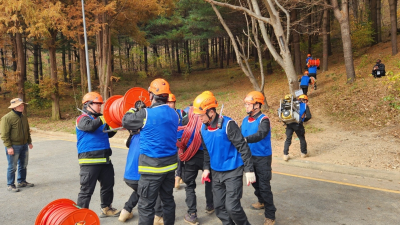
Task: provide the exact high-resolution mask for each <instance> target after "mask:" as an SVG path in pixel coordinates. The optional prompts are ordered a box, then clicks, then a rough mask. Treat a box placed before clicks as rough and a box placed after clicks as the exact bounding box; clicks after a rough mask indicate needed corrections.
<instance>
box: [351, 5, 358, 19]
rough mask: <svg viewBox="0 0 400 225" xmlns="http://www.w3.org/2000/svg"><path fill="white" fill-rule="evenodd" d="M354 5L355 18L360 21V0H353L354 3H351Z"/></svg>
mask: <svg viewBox="0 0 400 225" xmlns="http://www.w3.org/2000/svg"><path fill="white" fill-rule="evenodd" d="M351 5H352V6H353V15H354V18H355V19H356V21H357V22H358V21H359V19H358V15H359V14H358V0H352V4H351Z"/></svg>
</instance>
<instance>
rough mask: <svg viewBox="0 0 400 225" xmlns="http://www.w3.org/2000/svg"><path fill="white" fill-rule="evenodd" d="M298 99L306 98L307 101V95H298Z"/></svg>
mask: <svg viewBox="0 0 400 225" xmlns="http://www.w3.org/2000/svg"><path fill="white" fill-rule="evenodd" d="M299 99H305V100H307V101H308V97H307V95H300V96H299Z"/></svg>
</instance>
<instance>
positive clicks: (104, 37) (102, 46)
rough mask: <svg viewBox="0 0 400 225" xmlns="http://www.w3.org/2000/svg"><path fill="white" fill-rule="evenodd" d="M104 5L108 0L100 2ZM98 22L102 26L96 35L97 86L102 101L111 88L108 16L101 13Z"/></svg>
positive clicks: (105, 98) (108, 94)
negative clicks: (97, 58)
mask: <svg viewBox="0 0 400 225" xmlns="http://www.w3.org/2000/svg"><path fill="white" fill-rule="evenodd" d="M102 2H103V4H104V5H107V4H108V0H102ZM98 22H99V23H102V24H104V25H103V26H102V27H101V28H100V30H99V31H98V32H97V34H96V42H97V48H96V49H97V52H98V54H97V56H98V57H99V60H98V67H97V68H98V72H99V86H100V94H101V95H102V96H103V99H104V100H107V99H108V97H109V96H110V92H112V90H111V86H110V78H111V73H112V72H111V33H110V27H109V16H108V15H107V13H103V14H101V15H99V16H98Z"/></svg>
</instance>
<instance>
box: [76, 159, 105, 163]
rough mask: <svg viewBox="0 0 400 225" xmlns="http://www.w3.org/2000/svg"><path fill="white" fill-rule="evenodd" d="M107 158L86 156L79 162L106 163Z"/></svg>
mask: <svg viewBox="0 0 400 225" xmlns="http://www.w3.org/2000/svg"><path fill="white" fill-rule="evenodd" d="M106 162H107V158H84V159H79V164H94V163H106Z"/></svg>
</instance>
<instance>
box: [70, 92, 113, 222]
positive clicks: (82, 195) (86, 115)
mask: <svg viewBox="0 0 400 225" xmlns="http://www.w3.org/2000/svg"><path fill="white" fill-rule="evenodd" d="M82 104H83V110H82V111H83V113H82V115H80V116H79V117H78V119H77V120H76V137H77V139H78V141H77V147H78V159H79V166H80V172H79V175H80V185H81V190H80V192H79V194H78V201H77V205H78V206H79V207H81V208H89V203H90V199H91V197H92V195H93V192H94V189H95V187H96V183H97V181H99V182H100V202H101V213H100V217H107V216H112V217H117V216H119V214H120V211H119V210H117V209H115V208H113V207H112V206H111V203H112V201H113V198H114V191H113V187H114V166H113V164H112V163H111V160H110V156H111V154H112V151H111V148H110V142H109V140H108V138H110V137H113V136H114V135H115V132H110V133H104V132H103V129H105V130H107V129H108V128H109V127H108V125H107V124H106V122H105V120H104V118H103V116H102V114H101V113H100V111H101V105H102V104H103V98H102V97H101V95H100V94H98V93H96V92H89V93H87V94H86V95H85V96H83V99H82Z"/></svg>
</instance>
